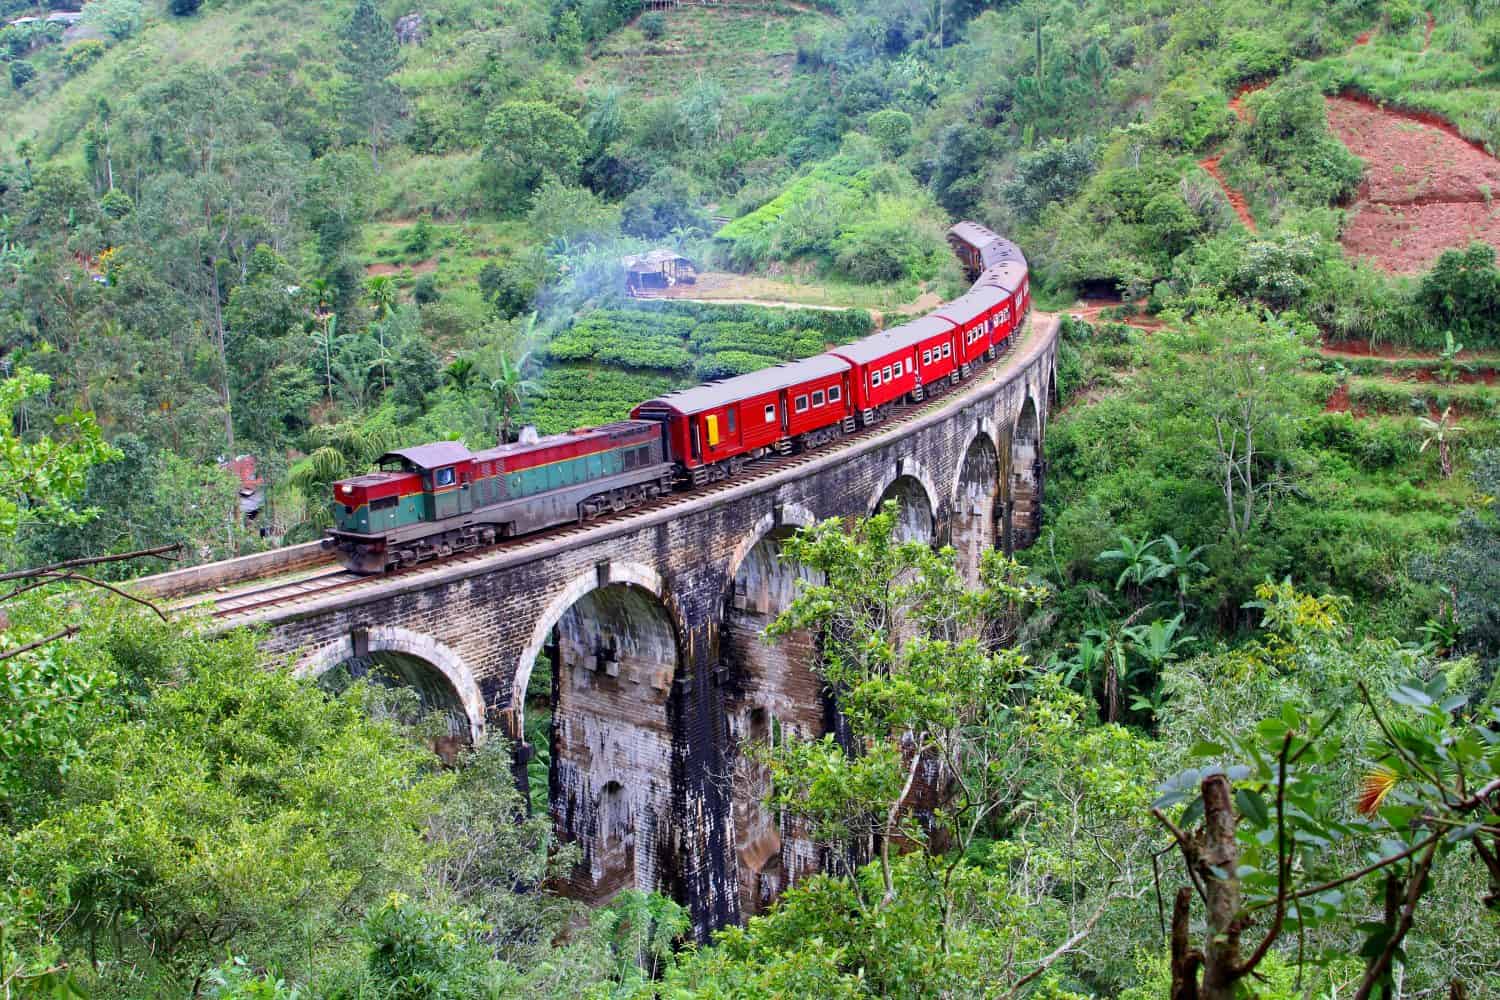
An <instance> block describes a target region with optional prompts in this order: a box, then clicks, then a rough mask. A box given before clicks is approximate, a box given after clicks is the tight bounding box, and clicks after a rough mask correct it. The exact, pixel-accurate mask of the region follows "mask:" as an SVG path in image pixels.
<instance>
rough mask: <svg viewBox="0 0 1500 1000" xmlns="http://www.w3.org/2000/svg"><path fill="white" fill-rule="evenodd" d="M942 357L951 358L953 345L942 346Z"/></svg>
mask: <svg viewBox="0 0 1500 1000" xmlns="http://www.w3.org/2000/svg"><path fill="white" fill-rule="evenodd" d="M943 357H945V358H951V357H953V345H952V344H944V345H943Z"/></svg>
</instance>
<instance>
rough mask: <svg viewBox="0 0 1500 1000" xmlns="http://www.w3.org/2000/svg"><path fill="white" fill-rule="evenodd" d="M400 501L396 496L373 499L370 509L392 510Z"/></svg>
mask: <svg viewBox="0 0 1500 1000" xmlns="http://www.w3.org/2000/svg"><path fill="white" fill-rule="evenodd" d="M399 502H400V501H399V500H398V499H397V498H396V497H381V498H380V499H379V500H371V501H370V510H372V511H380V510H390V509H391V508H393V507H395V506H396V504H397V503H399ZM344 509H345V510H348V508H347V507H346V508H344Z"/></svg>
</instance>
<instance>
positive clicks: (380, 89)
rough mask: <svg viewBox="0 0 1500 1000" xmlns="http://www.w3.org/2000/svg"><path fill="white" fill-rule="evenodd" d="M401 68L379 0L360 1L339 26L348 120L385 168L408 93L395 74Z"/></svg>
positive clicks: (343, 109)
mask: <svg viewBox="0 0 1500 1000" xmlns="http://www.w3.org/2000/svg"><path fill="white" fill-rule="evenodd" d="M400 68H401V52H400V46H399V43H398V42H397V40H396V33H395V31H394V30H392V28H391V25H390V22H389V21H387V20H386V19H385V17H384V15H382V14H381V13H380V9H379V8H378V7H377V6H375V3H374V0H355V3H354V8H353V10H351V11H350V12H349V18H348V20H346V21H345V22H344V24H343V25H342V26H341V27H340V29H339V69H340V70H341V71H342V72H343V74H344V76H345V85H344V88H343V90H342V92H341V94H340V111H341V114H342V117H343V122H344V125H345V126H346V127H348V128H349V129H350V130H351V131H352V132H354V133H355V134H358V135H362V136H364V138H365V141H366V142H368V143H369V146H370V164H371V166H373V167H374V168H375V169H376V170H377V171H378V170H379V169H380V149H381V147H382V146H383V145H385V143H386V142H387V141H389V139H390V137H391V134H392V132H394V130H395V128H396V126H397V124H398V122H399V121H400V117H401V112H402V109H403V107H404V104H405V98H404V97H403V96H402V94H401V90H400V88H398V87H397V86H396V85H395V83H393V82H392V81H391V77H392V76H393V75H394V74H395V72H396V71H397V70H398V69H400Z"/></svg>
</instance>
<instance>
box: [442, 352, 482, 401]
mask: <svg viewBox="0 0 1500 1000" xmlns="http://www.w3.org/2000/svg"><path fill="white" fill-rule="evenodd" d="M478 375H479V369H478V368H477V367H475V365H474V362H473V361H470V360H469V359H468V358H465V357H462V356H460V357H456V358H454V359H453V360H452V361H450V362H448V367H446V368H444V369H443V381H444V382H445V383H447V384H448V385H451V386H452V387H453V388H454V389H456V390H457V391H458V394H459V395H460V396H466V395H468V394H469V390H470V389H471V388H473V386H474V379H475V378H476V377H477V376H478Z"/></svg>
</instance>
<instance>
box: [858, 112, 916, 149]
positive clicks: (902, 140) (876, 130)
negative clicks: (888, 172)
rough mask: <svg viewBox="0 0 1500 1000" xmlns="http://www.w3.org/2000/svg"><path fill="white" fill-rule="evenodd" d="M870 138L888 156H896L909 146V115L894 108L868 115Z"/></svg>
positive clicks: (910, 125)
mask: <svg viewBox="0 0 1500 1000" xmlns="http://www.w3.org/2000/svg"><path fill="white" fill-rule="evenodd" d="M866 130H867V131H868V132H869V133H870V138H872V139H874V140H875V142H876V143H877V144H878V145H879V146H880V150H881V152H883V153H884V154H885V155H886V156H888V157H893V158H894V157H897V156H900V155H901V154H902V153H904V152H906V151H907V149H908V148H910V146H911V130H912V120H911V115H909V114H907V113H906V112H905V111H901V110H898V109H896V108H886V109H885V110H883V111H877V112H875V113H874V114H873V115H871V116H870V120H869V121H868V122H867V123H866Z"/></svg>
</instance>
